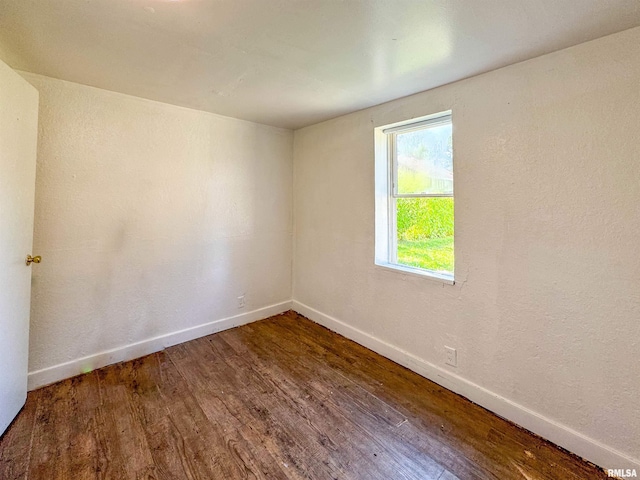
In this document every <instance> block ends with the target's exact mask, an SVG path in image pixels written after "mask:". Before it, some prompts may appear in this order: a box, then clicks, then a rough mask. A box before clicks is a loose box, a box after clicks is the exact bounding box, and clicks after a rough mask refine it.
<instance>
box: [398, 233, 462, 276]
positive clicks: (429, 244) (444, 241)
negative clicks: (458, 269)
mask: <svg viewBox="0 0 640 480" xmlns="http://www.w3.org/2000/svg"><path fill="white" fill-rule="evenodd" d="M398 263H400V264H402V265H408V266H411V267H418V268H424V269H426V270H434V271H445V272H453V237H444V238H430V239H427V240H398Z"/></svg>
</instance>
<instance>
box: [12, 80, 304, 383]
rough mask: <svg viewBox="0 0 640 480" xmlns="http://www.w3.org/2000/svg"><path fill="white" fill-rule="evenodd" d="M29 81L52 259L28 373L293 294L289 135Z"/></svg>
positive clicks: (38, 229) (40, 274) (46, 254)
mask: <svg viewBox="0 0 640 480" xmlns="http://www.w3.org/2000/svg"><path fill="white" fill-rule="evenodd" d="M24 76H25V78H26V79H27V80H28V81H29V82H31V83H32V84H33V85H34V86H35V87H36V88H37V89H38V90H39V92H40V133H39V145H38V164H37V178H36V216H35V232H34V252H36V253H37V254H39V255H42V256H43V259H44V260H43V263H42V264H41V265H39V266H38V268H37V269H34V277H33V297H32V319H31V348H30V371H34V370H39V369H42V368H46V367H49V366H52V365H57V364H60V363H63V362H67V361H70V360H74V359H77V358H79V357H84V356H88V355H92V354H95V353H97V352H101V351H103V350H106V349H112V348H117V347H121V346H125V345H129V344H131V343H134V342H139V341H143V340H146V339H149V338H152V337H154V336H158V335H162V334H167V333H171V332H175V331H178V330H181V329H185V328H188V327H192V326H196V325H200V324H204V323H207V322H211V321H213V320H216V319H220V318H224V317H228V316H232V315H237V314H239V313H243V312H246V311H251V310H254V309H257V308H260V307H264V306H267V305H270V304H274V303H277V302H281V301H286V300H289V299H290V298H291V243H292V220H291V185H292V179H291V175H292V166H291V162H292V160H291V156H292V137H293V135H292V133H291V132H290V131H288V130H283V129H277V128H272V127H267V126H263V125H257V124H253V123H249V122H246V121H239V120H234V119H230V118H226V117H220V116H216V115H212V114H208V113H202V112H197V111H193V110H188V109H184V108H179V107H173V106H169V105H165V104H161V103H156V102H152V101H147V100H142V99H138V98H134V97H129V96H126V95H121V94H117V93H112V92H107V91H104V90H98V89H95V88H90V87H85V86H81V85H77V84H73V83H68V82H63V81H59V80H54V79H50V78H46V77H41V76H35V75H31V74H24ZM240 294H246V303H247V305H246V307H245V308H244V309H243V310H239V309H238V308H237V297H238V295H240Z"/></svg>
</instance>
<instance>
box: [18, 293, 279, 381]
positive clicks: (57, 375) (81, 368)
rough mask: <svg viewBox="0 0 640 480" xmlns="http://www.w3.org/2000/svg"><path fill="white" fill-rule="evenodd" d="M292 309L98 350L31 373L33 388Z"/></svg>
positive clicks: (275, 308) (239, 317) (243, 316)
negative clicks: (101, 350)
mask: <svg viewBox="0 0 640 480" xmlns="http://www.w3.org/2000/svg"><path fill="white" fill-rule="evenodd" d="M290 309H291V301H286V302H282V303H277V304H275V305H269V306H267V307H263V308H259V309H257V310H252V311H250V312H246V313H242V314H240V315H235V316H233V317H228V318H222V319H220V320H214V321H213V322H209V323H205V324H203V325H197V326H195V327H190V328H185V329H184V330H179V331H177V332H172V333H167V334H165V335H160V336H157V337H153V338H149V339H147V340H142V341H140V342H136V343H132V344H129V345H125V346H123V347H118V348H114V349H111V350H106V351H104V352H99V353H95V354H93V355H89V356H86V357H83V358H78V359H76V360H71V361H69V362H65V363H61V364H59V365H54V366H52V367H47V368H43V369H41V370H36V371H34V372H29V383H28V388H29V390H35V389H36V388H40V387H43V386H45V385H49V384H50V383H54V382H58V381H60V380H64V379H66V378H71V377H74V376H76V375H80V374H81V373H86V372H88V371H91V370H95V369H96V368H102V367H105V366H107V365H112V364H114V363H118V362H126V361H128V360H133V359H134V358H139V357H144V356H145V355H149V354H151V353H154V352H158V351H160V350H162V349H164V348H167V347H171V346H172V345H177V344H179V343H183V342H188V341H189V340H193V339H195V338H200V337H204V336H205V335H211V334H212V333H216V332H221V331H223V330H227V329H229V328H233V327H238V326H240V325H245V324H247V323H251V322H255V321H256V320H262V319H263V318H268V317H270V316H272V315H277V314H279V313H283V312H286V311H287V310H290Z"/></svg>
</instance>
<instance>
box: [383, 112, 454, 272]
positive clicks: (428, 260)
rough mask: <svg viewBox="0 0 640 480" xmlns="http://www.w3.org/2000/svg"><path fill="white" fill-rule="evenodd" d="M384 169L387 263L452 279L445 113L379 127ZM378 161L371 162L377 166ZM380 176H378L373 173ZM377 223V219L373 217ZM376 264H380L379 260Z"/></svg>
mask: <svg viewBox="0 0 640 480" xmlns="http://www.w3.org/2000/svg"><path fill="white" fill-rule="evenodd" d="M379 131H381V132H382V134H384V144H385V145H386V151H387V155H386V165H387V166H386V168H387V169H388V170H387V171H388V172H389V175H388V178H389V184H388V187H387V190H386V191H387V192H388V193H387V195H388V197H387V198H388V209H389V210H388V214H387V215H386V216H382V217H381V216H380V215H378V214H377V216H376V218H377V219H378V218H386V222H387V223H388V230H387V232H388V237H387V238H388V244H387V248H386V251H387V254H388V259H387V262H388V263H389V264H391V265H401V266H407V267H413V268H418V269H422V270H427V271H429V272H434V273H437V274H439V275H441V276H444V277H447V278H451V279H452V278H453V270H454V249H453V246H454V221H453V219H454V199H453V143H452V142H453V139H452V124H451V115H450V114H446V115H441V116H437V117H435V118H427V119H426V120H425V119H421V120H420V121H416V122H413V123H405V124H401V125H400V126H389V127H381V128H380V129H379ZM376 168H380V165H379V164H378V163H377V167H376ZM377 178H384V177H377ZM377 221H378V220H377ZM377 262H378V263H383V264H384V263H385V262H384V261H382V262H380V261H378V260H377Z"/></svg>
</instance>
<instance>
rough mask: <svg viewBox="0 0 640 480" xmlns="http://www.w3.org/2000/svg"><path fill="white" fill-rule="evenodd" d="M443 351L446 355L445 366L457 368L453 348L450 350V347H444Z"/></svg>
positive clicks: (456, 359)
mask: <svg viewBox="0 0 640 480" xmlns="http://www.w3.org/2000/svg"><path fill="white" fill-rule="evenodd" d="M444 351H445V353H446V354H447V357H446V360H445V363H446V364H447V365H451V366H452V367H457V366H458V355H457V353H456V349H455V348H451V347H447V346H446V345H445V347H444Z"/></svg>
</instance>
